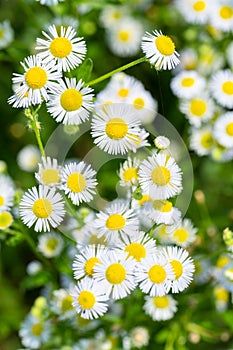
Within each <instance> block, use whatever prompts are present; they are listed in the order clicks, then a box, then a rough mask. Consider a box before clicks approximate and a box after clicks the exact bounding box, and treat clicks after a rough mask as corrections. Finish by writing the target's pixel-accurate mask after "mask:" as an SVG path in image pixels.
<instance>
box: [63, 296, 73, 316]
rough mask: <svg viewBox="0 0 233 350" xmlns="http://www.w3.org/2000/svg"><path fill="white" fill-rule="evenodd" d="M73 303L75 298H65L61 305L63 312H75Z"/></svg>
mask: <svg viewBox="0 0 233 350" xmlns="http://www.w3.org/2000/svg"><path fill="white" fill-rule="evenodd" d="M72 302H73V298H72V296H71V295H67V296H66V297H65V298H63V299H62V303H61V310H62V312H66V311H70V310H73V305H72Z"/></svg>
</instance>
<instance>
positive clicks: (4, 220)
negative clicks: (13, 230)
mask: <svg viewBox="0 0 233 350" xmlns="http://www.w3.org/2000/svg"><path fill="white" fill-rule="evenodd" d="M12 223H13V217H12V215H11V213H9V212H8V211H1V212H0V230H5V229H7V228H8V227H10V226H11V224H12Z"/></svg>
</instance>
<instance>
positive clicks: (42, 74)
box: [25, 67, 48, 89]
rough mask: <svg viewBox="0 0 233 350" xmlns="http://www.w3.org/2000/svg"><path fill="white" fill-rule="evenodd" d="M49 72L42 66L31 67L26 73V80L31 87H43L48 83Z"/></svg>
mask: <svg viewBox="0 0 233 350" xmlns="http://www.w3.org/2000/svg"><path fill="white" fill-rule="evenodd" d="M47 79H48V77H47V73H46V71H45V70H44V69H43V68H41V67H33V68H29V69H28V71H27V72H26V74H25V81H26V84H27V85H28V87H30V88H31V89H41V88H42V87H43V86H45V84H46V83H47Z"/></svg>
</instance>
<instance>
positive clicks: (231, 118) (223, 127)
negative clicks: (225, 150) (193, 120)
mask: <svg viewBox="0 0 233 350" xmlns="http://www.w3.org/2000/svg"><path fill="white" fill-rule="evenodd" d="M213 132H214V137H215V138H216V140H217V141H218V142H219V143H220V144H221V145H222V146H224V147H229V148H230V147H233V112H227V113H225V114H223V115H221V116H220V117H219V118H218V119H217V121H216V122H215V124H214V131H213Z"/></svg>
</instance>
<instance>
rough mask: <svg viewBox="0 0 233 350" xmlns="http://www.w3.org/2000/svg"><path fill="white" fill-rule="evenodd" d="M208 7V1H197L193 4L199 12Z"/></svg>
mask: <svg viewBox="0 0 233 350" xmlns="http://www.w3.org/2000/svg"><path fill="white" fill-rule="evenodd" d="M205 8H206V3H205V1H196V2H195V3H194V4H193V9H194V10H195V11H197V12H201V11H203V10H204V9H205Z"/></svg>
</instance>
